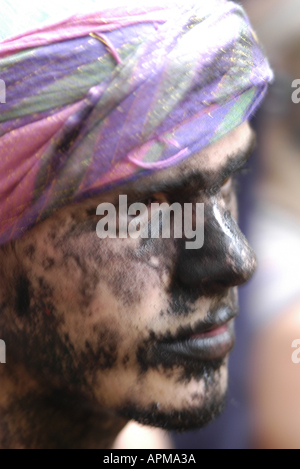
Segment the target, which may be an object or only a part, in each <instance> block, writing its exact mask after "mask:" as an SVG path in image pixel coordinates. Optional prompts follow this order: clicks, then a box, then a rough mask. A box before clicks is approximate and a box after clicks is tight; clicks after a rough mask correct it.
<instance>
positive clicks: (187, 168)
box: [124, 122, 256, 193]
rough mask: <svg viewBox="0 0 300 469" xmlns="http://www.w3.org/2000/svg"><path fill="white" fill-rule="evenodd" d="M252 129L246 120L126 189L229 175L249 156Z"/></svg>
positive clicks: (159, 187)
mask: <svg viewBox="0 0 300 469" xmlns="http://www.w3.org/2000/svg"><path fill="white" fill-rule="evenodd" d="M255 141H256V138H255V133H254V131H253V130H252V129H251V127H250V125H249V123H248V122H245V123H244V124H242V125H241V126H239V127H237V128H236V129H234V130H233V131H232V132H230V133H229V134H227V135H226V136H224V137H223V138H221V139H220V140H218V141H217V142H215V143H214V144H212V145H210V146H209V147H207V148H205V149H204V150H202V151H201V152H199V153H197V154H195V155H194V156H192V157H190V158H188V159H187V160H186V161H184V162H182V163H181V164H180V165H178V166H175V167H172V168H168V169H164V170H162V171H160V172H157V173H155V174H153V175H151V176H148V177H144V178H141V179H139V180H137V181H135V182H134V183H131V184H130V185H128V186H126V192H124V193H127V192H128V193H130V192H137V193H138V192H141V193H142V192H147V191H149V192H157V191H160V190H164V188H165V189H166V190H167V189H168V187H170V190H172V188H173V189H176V187H178V189H179V188H180V187H181V186H184V185H186V184H188V183H189V182H192V181H193V179H197V178H198V179H199V180H200V183H201V179H202V180H203V184H204V185H205V184H206V182H208V181H207V180H209V179H210V180H211V182H212V183H214V180H218V179H220V178H221V179H222V178H226V177H228V176H229V175H230V174H231V173H232V172H233V171H234V169H237V168H238V167H240V166H242V165H243V164H244V163H245V162H246V160H247V158H248V157H249V156H250V154H251V152H252V151H253V148H254V145H255ZM124 189H125V188H124Z"/></svg>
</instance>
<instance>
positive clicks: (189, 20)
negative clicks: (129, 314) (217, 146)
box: [0, 0, 272, 244]
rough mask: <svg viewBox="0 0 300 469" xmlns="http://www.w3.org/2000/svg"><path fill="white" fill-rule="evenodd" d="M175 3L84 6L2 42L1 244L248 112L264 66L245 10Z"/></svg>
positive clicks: (218, 0)
mask: <svg viewBox="0 0 300 469" xmlns="http://www.w3.org/2000/svg"><path fill="white" fill-rule="evenodd" d="M181 3H184V5H180V4H179V3H178V4H177V3H176V2H175V3H174V2H173V3H172V4H171V3H164V2H158V3H153V5H152V6H151V7H144V8H143V7H138V6H137V5H138V3H137V2H136V3H135V5H136V6H132V7H131V6H128V7H127V6H126V8H125V7H123V8H122V7H116V8H114V9H106V10H103V11H95V9H93V11H91V12H90V13H89V12H88V11H87V12H86V13H85V14H74V15H72V16H69V17H67V18H65V19H63V20H60V21H58V22H53V23H51V21H50V22H49V21H48V22H47V24H44V25H39V26H38V27H37V28H36V29H34V30H30V31H27V32H25V33H22V34H19V35H18V36H15V37H9V38H6V39H4V40H3V41H2V42H1V43H0V79H1V80H3V81H4V83H5V86H6V103H2V104H0V244H4V243H6V242H8V241H9V240H12V239H15V238H18V237H20V236H21V235H22V234H23V233H25V232H26V231H27V230H28V229H30V228H31V227H32V226H34V225H35V224H36V223H38V222H40V221H42V220H45V219H46V218H47V217H49V216H51V215H52V214H53V213H54V212H55V211H56V210H58V209H59V208H61V207H62V206H64V205H66V204H69V203H72V202H79V201H81V200H83V199H84V198H87V197H92V196H94V195H96V194H98V193H100V192H103V191H106V190H108V189H109V188H112V187H114V186H116V185H117V184H122V183H124V182H128V181H130V180H134V179H136V178H138V177H141V176H144V175H147V174H150V173H152V172H154V171H159V170H161V169H163V168H167V167H170V166H172V165H176V164H178V163H179V162H181V161H182V160H183V159H185V158H188V157H189V156H190V155H192V154H194V153H195V152H197V151H199V150H201V149H203V148H204V147H206V146H208V145H209V144H211V143H213V142H215V141H216V140H218V139H219V138H221V137H222V136H224V135H225V134H227V133H228V132H230V131H231V130H232V129H234V128H235V127H237V126H238V125H240V124H241V123H242V122H244V121H245V120H246V119H249V117H250V116H251V115H252V114H253V112H254V111H255V110H256V109H257V107H258V105H259V104H260V102H261V100H262V98H263V96H264V95H265V92H266V89H267V86H268V83H269V82H270V80H271V79H272V72H271V70H270V68H269V65H268V62H267V60H266V58H265V57H264V55H263V53H262V51H261V49H260V47H259V45H258V42H257V39H256V36H255V33H254V32H253V31H252V29H251V26H250V24H249V21H248V19H247V17H246V15H245V13H244V11H243V9H242V8H241V7H240V6H238V5H237V4H235V3H233V2H228V1H225V0H210V1H209V2H207V1H206V0H198V1H194V2H192V1H187V2H181ZM1 21H2V20H1Z"/></svg>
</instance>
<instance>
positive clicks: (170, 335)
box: [0, 123, 255, 428]
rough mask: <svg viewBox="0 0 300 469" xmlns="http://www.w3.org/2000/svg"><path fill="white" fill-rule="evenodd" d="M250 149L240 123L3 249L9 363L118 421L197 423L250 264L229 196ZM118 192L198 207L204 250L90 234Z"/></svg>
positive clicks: (177, 242)
mask: <svg viewBox="0 0 300 469" xmlns="http://www.w3.org/2000/svg"><path fill="white" fill-rule="evenodd" d="M252 146H253V133H252V131H251V130H250V127H249V125H248V124H247V123H244V124H243V125H242V126H240V127H238V128H237V129H235V130H234V131H233V132H232V133H230V134H228V135H227V136H226V137H223V139H221V140H219V141H218V142H216V143H215V144H214V145H212V146H210V147H208V148H207V149H205V150H203V151H202V152H200V153H199V154H196V155H194V156H193V157H192V158H191V159H189V160H188V161H186V162H184V163H182V164H181V165H180V166H178V167H175V168H172V169H167V170H164V171H162V172H160V173H158V174H157V175H153V176H151V177H148V178H144V179H141V180H138V181H136V182H135V183H133V184H130V185H129V186H127V187H120V188H119V189H118V190H117V191H116V190H115V191H112V192H111V193H106V194H105V195H101V196H98V197H95V198H94V199H89V200H87V201H85V202H82V203H79V204H74V205H70V206H67V207H65V208H64V209H62V210H61V211H59V212H58V213H57V214H55V215H54V216H52V217H51V218H49V219H48V220H46V221H45V222H43V223H41V224H39V225H37V226H36V227H35V228H33V229H32V230H31V231H30V232H28V233H27V234H26V235H24V236H23V237H22V238H21V239H20V240H16V241H15V242H13V243H12V244H10V245H7V246H6V247H4V248H3V250H2V251H1V252H0V256H1V263H0V265H1V278H2V279H3V280H2V283H1V303H2V312H1V331H2V335H3V336H4V337H5V339H6V343H7V347H8V349H9V350H10V353H9V355H10V360H15V361H16V362H17V363H18V362H22V363H23V364H24V365H25V366H28V367H30V369H31V370H32V372H33V373H34V375H36V376H38V377H39V379H41V380H42V381H45V382H47V381H48V380H49V382H51V383H55V385H56V386H58V387H59V388H61V387H66V388H69V390H71V391H73V392H76V393H80V394H85V395H86V396H88V398H89V399H90V400H91V401H92V402H95V403H99V404H101V405H104V406H105V407H107V408H111V409H116V410H119V411H120V412H121V413H122V414H123V415H126V417H129V418H137V419H139V420H141V421H142V422H145V423H149V424H155V425H160V426H165V427H166V428H179V427H181V428H185V427H187V428H188V427H189V426H192V427H193V426H199V425H201V424H203V423H206V421H207V420H208V419H209V418H210V417H211V414H212V413H213V414H214V413H217V412H218V411H219V409H220V407H221V404H222V403H223V398H224V395H225V392H226V387H227V359H228V353H229V351H230V350H231V348H232V346H233V344H234V332H233V318H234V317H235V316H236V314H237V312H238V309H237V293H236V289H235V288H234V287H236V286H237V285H239V284H241V283H244V282H245V281H247V280H248V279H249V277H250V276H251V274H252V273H253V271H254V268H255V257H254V255H253V252H252V250H251V248H250V247H249V245H248V243H247V241H246V240H245V238H244V236H243V235H242V233H241V232H240V231H239V229H238V227H237V224H236V218H237V209H236V197H235V191H234V172H235V171H236V170H238V169H239V168H240V167H241V166H242V164H243V163H244V162H245V161H246V158H247V156H248V155H249V152H250V150H251V148H252ZM119 194H126V195H127V196H128V200H129V201H132V202H133V201H137V200H141V201H144V202H145V203H146V204H147V203H151V201H158V202H162V201H163V202H167V203H169V204H172V203H173V202H179V203H181V204H184V203H193V204H194V205H195V203H198V202H200V203H204V204H205V242H204V246H203V248H201V249H199V250H196V251H194V250H187V249H186V248H185V243H184V242H183V241H184V239H182V240H181V239H173V238H171V239H162V238H160V239H153V240H151V239H149V240H143V239H141V238H140V239H136V240H134V239H131V238H127V239H109V238H107V239H103V240H100V239H99V238H98V236H97V233H96V225H97V222H98V221H99V217H97V216H96V209H97V206H98V204H99V203H101V202H104V201H105V202H111V203H113V204H115V205H116V206H117V203H118V196H119ZM137 197H138V199H137ZM214 329H215V331H214ZM208 331H211V332H208Z"/></svg>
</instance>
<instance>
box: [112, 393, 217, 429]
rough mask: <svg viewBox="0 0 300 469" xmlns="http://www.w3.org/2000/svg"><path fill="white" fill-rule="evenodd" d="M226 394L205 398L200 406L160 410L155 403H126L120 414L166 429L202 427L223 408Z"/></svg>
mask: <svg viewBox="0 0 300 469" xmlns="http://www.w3.org/2000/svg"><path fill="white" fill-rule="evenodd" d="M225 404H226V394H223V395H222V396H218V397H216V396H215V397H214V398H213V399H211V400H210V401H208V400H207V402H206V403H205V405H203V406H201V407H200V408H199V407H197V406H195V407H192V406H191V407H189V408H185V409H181V410H178V409H172V408H171V407H170V408H169V409H164V410H161V409H160V408H158V407H157V404H151V405H149V406H148V407H147V408H145V407H140V406H139V405H137V404H133V403H127V404H126V405H125V406H124V407H123V408H122V409H121V410H120V412H119V413H120V414H121V416H122V417H125V418H126V419H128V420H135V421H137V422H138V423H140V424H142V425H148V426H152V427H159V428H163V429H164V430H167V431H176V432H185V431H190V430H196V429H200V428H202V427H204V426H205V425H207V424H208V423H209V422H211V421H212V420H215V419H216V418H217V417H218V416H219V415H220V414H221V413H222V412H223V410H224V408H225Z"/></svg>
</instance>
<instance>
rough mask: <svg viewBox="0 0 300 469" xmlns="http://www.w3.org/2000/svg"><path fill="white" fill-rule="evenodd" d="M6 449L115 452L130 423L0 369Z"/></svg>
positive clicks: (0, 422)
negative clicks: (98, 449)
mask: <svg viewBox="0 0 300 469" xmlns="http://www.w3.org/2000/svg"><path fill="white" fill-rule="evenodd" d="M0 381H1V388H0V448H1V449H83V448H86V449H90V448H103V449H104V448H111V447H112V445H113V442H114V440H115V438H116V436H117V435H118V433H119V432H120V431H121V430H122V428H123V427H124V425H125V424H126V423H127V422H126V421H125V420H123V419H120V418H118V417H116V416H115V415H114V414H112V413H111V412H109V411H106V410H105V409H101V408H99V407H97V406H95V405H93V404H90V403H89V402H87V400H84V399H83V398H79V397H77V396H75V395H72V394H70V393H68V392H66V391H63V390H57V389H49V390H47V389H46V388H45V387H42V386H39V385H37V383H35V382H34V380H32V379H30V377H29V376H26V373H24V371H23V370H22V368H21V367H18V366H16V367H14V369H13V372H12V370H11V369H9V368H8V367H7V365H6V364H1V365H0Z"/></svg>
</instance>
